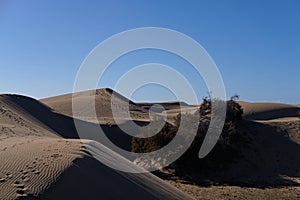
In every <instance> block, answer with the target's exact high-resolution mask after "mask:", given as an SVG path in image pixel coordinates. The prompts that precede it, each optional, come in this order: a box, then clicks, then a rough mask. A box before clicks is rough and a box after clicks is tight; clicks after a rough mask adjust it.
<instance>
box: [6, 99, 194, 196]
mask: <svg viewBox="0 0 300 200" xmlns="http://www.w3.org/2000/svg"><path fill="white" fill-rule="evenodd" d="M72 120H73V119H72V118H70V117H67V116H63V115H61V114H56V113H54V112H53V111H52V110H51V109H49V108H48V107H46V106H45V105H43V104H41V103H40V102H38V101H36V100H34V99H31V98H27V97H23V96H17V95H1V96H0V163H1V164H0V199H5V200H6V199H8V200H10V199H56V200H57V199H63V200H65V199H75V200H76V199H78V200H79V199H89V200H93V199H95V200H96V199H145V200H147V199H192V198H191V197H190V196H188V195H186V194H184V193H183V192H181V191H179V190H178V189H176V188H175V187H173V186H171V185H169V184H167V183H165V182H164V181H162V180H161V179H159V178H157V177H155V176H154V175H152V174H150V173H144V174H128V173H123V172H119V171H116V170H114V169H112V168H109V167H107V166H106V165H105V164H103V163H101V162H99V161H98V160H101V161H103V162H104V163H105V162H106V163H107V162H108V163H109V164H110V165H115V166H117V165H118V166H120V165H121V166H123V167H125V168H130V169H133V168H134V169H136V171H137V172H141V171H143V170H142V169H141V168H139V167H137V166H136V165H134V164H133V163H132V162H130V161H128V160H126V159H125V158H123V157H121V156H119V155H118V154H116V153H115V152H113V151H111V150H110V149H108V148H106V147H105V146H103V145H102V144H100V143H97V142H95V141H91V140H80V139H66V138H63V137H62V136H65V135H71V136H72V134H73V133H68V131H71V132H74V130H73V129H74V128H73V127H72V126H74V125H73V123H71V122H72ZM57 123H58V125H57ZM70 127H71V128H70ZM90 151H93V152H94V155H95V156H96V157H97V159H98V160H97V159H95V158H94V157H92V156H91V155H90V153H89V152H90Z"/></svg>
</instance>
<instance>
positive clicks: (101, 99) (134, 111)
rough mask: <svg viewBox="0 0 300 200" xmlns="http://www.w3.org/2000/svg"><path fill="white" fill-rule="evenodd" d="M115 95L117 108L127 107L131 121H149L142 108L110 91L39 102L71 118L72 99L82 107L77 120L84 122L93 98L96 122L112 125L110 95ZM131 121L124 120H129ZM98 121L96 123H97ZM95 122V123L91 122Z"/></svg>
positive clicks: (102, 90)
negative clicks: (88, 103)
mask: <svg viewBox="0 0 300 200" xmlns="http://www.w3.org/2000/svg"><path fill="white" fill-rule="evenodd" d="M113 94H114V95H115V97H116V98H115V99H116V102H114V103H115V104H116V105H115V106H118V108H120V109H121V108H122V107H125V106H128V105H129V111H130V116H131V119H132V120H135V121H146V122H148V121H149V113H148V111H147V110H146V109H144V108H143V107H141V106H139V105H136V104H135V103H134V102H132V101H130V100H128V99H127V98H125V97H123V96H122V95H120V94H118V93H116V92H113V91H112V90H111V89H108V88H105V89H97V90H96V91H86V92H79V93H75V94H66V95H61V96H56V97H50V98H46V99H41V100H40V101H41V102H42V103H44V104H46V105H48V106H49V107H51V108H52V109H53V110H54V111H56V112H58V113H61V114H64V115H67V116H70V117H72V116H73V112H72V97H73V98H74V100H76V101H77V102H79V104H81V105H82V106H83V107H82V108H80V110H81V111H82V112H81V113H79V119H82V120H85V121H91V119H90V116H92V114H91V112H93V111H92V110H87V108H86V106H85V105H86V103H87V102H88V101H90V100H91V99H93V98H95V106H96V113H97V117H98V121H99V122H100V123H101V124H106V123H109V124H114V123H115V122H114V120H113V116H112V109H111V98H112V95H113ZM131 119H124V121H126V120H131ZM98 121H97V122H96V123H98ZM92 122H95V121H92Z"/></svg>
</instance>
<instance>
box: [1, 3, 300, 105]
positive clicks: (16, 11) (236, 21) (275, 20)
mask: <svg viewBox="0 0 300 200" xmlns="http://www.w3.org/2000/svg"><path fill="white" fill-rule="evenodd" d="M299 10H300V1H297V0H295V1H292V0H287V1H283V0H282V1H280V0H278V1H255V0H254V1H243V0H241V1H237V0H235V1H232V0H228V1H225V0H223V1H222V0H220V1H83V0H82V1H58V0H57V1H38V0H36V1H33V0H28V1H14V0H0V74H1V78H0V93H17V94H24V95H28V96H32V97H35V98H43V97H48V96H54V95H59V94H64V93H70V92H72V88H73V83H74V80H75V76H76V73H77V71H78V69H79V66H80V64H81V63H82V62H83V60H84V59H85V57H86V56H87V55H88V53H89V52H90V51H91V50H92V49H93V48H94V47H95V46H96V45H98V44H99V43H100V42H102V41H103V40H105V39H107V38H108V37H110V36H112V35H114V34H116V33H119V32H122V31H126V30H128V29H132V28H138V27H148V26H151V27H164V28H169V29H173V30H176V31H180V32H182V33H184V34H186V35H188V36H190V37H192V38H193V39H195V40H196V41H197V42H199V43H200V44H201V45H202V46H203V47H204V48H205V49H206V50H207V52H208V53H209V54H210V56H211V57H212V58H213V60H214V61H215V63H216V65H217V66H218V68H219V70H220V72H221V75H222V77H223V79H224V83H225V88H226V91H227V95H228V96H230V95H233V94H235V93H237V94H239V95H240V96H241V100H247V101H273V102H286V103H300V88H299V83H300V81H299V78H300V76H299V75H300V23H299V22H300V12H299ZM150 58H151V59H150ZM143 62H158V63H166V64H168V65H170V66H174V68H175V69H177V70H178V71H180V72H182V73H183V74H185V75H186V76H187V77H186V78H187V79H188V80H191V84H192V85H193V87H194V88H197V95H198V97H199V98H201V97H202V96H204V95H206V94H207V89H206V88H205V86H204V83H203V81H202V80H201V78H198V79H197V77H194V76H193V73H192V70H189V69H188V68H189V67H188V64H185V63H184V62H183V61H180V60H178V58H176V57H174V56H170V55H168V54H164V53H162V52H157V51H145V52H137V53H135V54H134V55H128V57H127V58H120V59H119V60H118V61H116V62H115V63H114V64H113V66H112V70H111V72H110V73H108V74H107V77H106V78H104V80H106V81H105V82H104V83H100V85H99V86H100V87H112V86H113V85H114V81H116V80H117V77H118V76H121V75H122V73H124V72H126V70H129V69H130V68H131V67H133V66H135V65H136V64H142V63H143ZM112 77H113V78H112ZM132 98H133V99H134V100H136V101H146V100H149V101H161V100H172V99H174V96H173V95H172V94H170V92H168V91H166V90H165V89H161V88H158V87H154V86H153V87H151V86H149V87H144V88H142V89H140V90H139V91H137V92H136V94H135V95H134V96H133V97H132Z"/></svg>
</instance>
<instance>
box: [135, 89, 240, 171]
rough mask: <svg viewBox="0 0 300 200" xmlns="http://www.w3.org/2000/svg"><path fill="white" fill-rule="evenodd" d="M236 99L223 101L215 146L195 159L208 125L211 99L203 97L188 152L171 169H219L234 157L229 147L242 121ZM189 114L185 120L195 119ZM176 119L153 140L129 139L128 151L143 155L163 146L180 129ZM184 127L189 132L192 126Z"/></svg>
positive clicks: (177, 118) (178, 118) (235, 140)
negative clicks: (223, 111) (221, 124)
mask: <svg viewBox="0 0 300 200" xmlns="http://www.w3.org/2000/svg"><path fill="white" fill-rule="evenodd" d="M237 99H238V96H237V95H236V96H234V97H232V98H231V100H229V101H227V102H226V106H227V113H226V121H225V125H224V128H223V131H222V134H221V136H220V139H219V140H218V143H217V145H216V146H215V147H214V149H213V151H212V152H211V153H210V154H209V155H208V156H207V157H206V158H204V159H199V158H198V154H199V150H200V147H201V144H202V142H203V140H204V137H205V135H206V132H207V129H208V126H209V124H210V119H211V107H212V100H211V99H210V98H207V97H206V98H203V103H202V104H201V105H200V108H199V114H200V119H199V126H198V131H197V134H196V136H195V138H194V140H193V142H192V144H191V146H190V147H189V149H188V150H187V151H186V152H185V153H184V154H183V155H182V156H181V157H180V158H179V159H178V160H177V161H176V162H175V163H174V165H173V166H175V168H176V170H178V171H180V170H182V169H185V168H193V169H195V170H197V171H203V169H205V168H212V166H214V167H222V166H223V164H224V163H226V162H227V161H229V160H231V159H232V157H233V154H234V153H233V144H234V143H235V142H237V138H238V136H239V134H240V132H241V131H240V130H239V127H238V124H239V123H238V122H239V121H241V120H242V115H243V109H242V107H241V106H240V105H239V104H238V103H237V102H236V100H237ZM215 101H218V100H215ZM223 103H225V102H223ZM189 115H190V116H185V118H188V119H191V118H192V117H195V116H192V115H191V114H189ZM180 119H181V116H180V115H178V116H176V118H175V125H171V124H169V123H167V124H166V125H165V126H164V127H163V129H162V130H161V131H160V132H159V133H158V134H156V135H155V136H153V137H150V138H133V140H132V151H133V152H138V153H146V152H151V151H155V150H158V149H160V148H162V147H164V146H165V145H167V144H168V143H169V142H170V141H171V140H172V139H173V138H174V137H175V135H176V133H177V131H178V128H179V126H180V121H181V120H180ZM191 121H193V120H191ZM184 124H185V125H184V126H185V127H183V130H184V131H186V133H188V132H189V131H190V129H189V126H193V124H190V125H189V123H184ZM181 129H182V127H181ZM149 131H150V130H149ZM187 135H188V134H187ZM183 139H184V138H183Z"/></svg>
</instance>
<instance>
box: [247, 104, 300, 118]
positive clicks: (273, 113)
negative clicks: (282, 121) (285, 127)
mask: <svg viewBox="0 0 300 200" xmlns="http://www.w3.org/2000/svg"><path fill="white" fill-rule="evenodd" d="M298 111H300V108H297V107H293V108H282V109H274V110H270V111H265V112H258V113H252V114H248V115H245V116H244V118H245V119H248V120H271V119H278V118H285V117H298V116H299V114H298Z"/></svg>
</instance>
